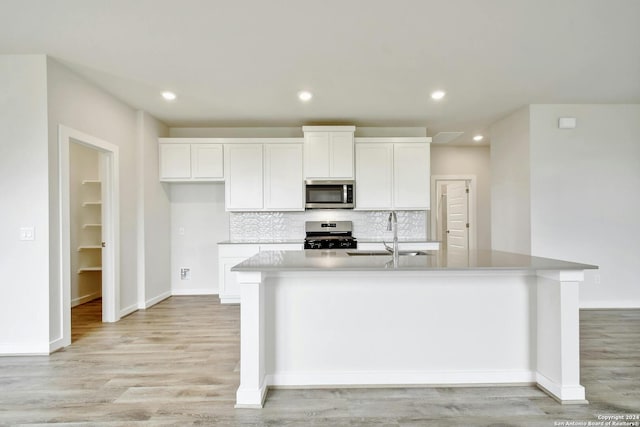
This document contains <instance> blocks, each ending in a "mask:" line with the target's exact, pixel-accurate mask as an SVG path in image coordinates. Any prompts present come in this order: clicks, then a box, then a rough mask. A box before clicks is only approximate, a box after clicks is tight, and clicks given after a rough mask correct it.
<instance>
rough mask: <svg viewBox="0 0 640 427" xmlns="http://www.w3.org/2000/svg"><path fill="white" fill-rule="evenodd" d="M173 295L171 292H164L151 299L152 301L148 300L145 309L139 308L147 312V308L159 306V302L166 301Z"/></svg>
mask: <svg viewBox="0 0 640 427" xmlns="http://www.w3.org/2000/svg"><path fill="white" fill-rule="evenodd" d="M171 295H172V293H171V291H167V292H163V293H161V294H160V295H158V296H155V297H153V298H150V299H148V300H146V301H145V302H144V307H139V308H141V309H143V310H146V309H147V308H150V307H153V306H154V305H156V304H158V303H159V302H161V301H164V300H166V299H167V298H169V297H170V296H171Z"/></svg>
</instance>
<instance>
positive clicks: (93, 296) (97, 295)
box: [71, 292, 102, 307]
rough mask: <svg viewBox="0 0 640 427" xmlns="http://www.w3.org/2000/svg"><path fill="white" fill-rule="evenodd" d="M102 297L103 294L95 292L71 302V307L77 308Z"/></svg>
mask: <svg viewBox="0 0 640 427" xmlns="http://www.w3.org/2000/svg"><path fill="white" fill-rule="evenodd" d="M101 296H102V292H93V293H90V294H87V295H83V296H81V297H78V298H74V299H72V300H71V307H76V306H78V305H80V304H84V303H85V302H89V301H93V300H94V299H96V298H100V297H101Z"/></svg>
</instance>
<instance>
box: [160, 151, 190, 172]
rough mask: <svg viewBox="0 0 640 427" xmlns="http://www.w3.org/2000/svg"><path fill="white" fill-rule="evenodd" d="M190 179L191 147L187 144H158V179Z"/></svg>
mask: <svg viewBox="0 0 640 427" xmlns="http://www.w3.org/2000/svg"><path fill="white" fill-rule="evenodd" d="M190 178H191V147H190V145H189V144H160V179H161V180H175V179H190Z"/></svg>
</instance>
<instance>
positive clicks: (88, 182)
mask: <svg viewBox="0 0 640 427" xmlns="http://www.w3.org/2000/svg"><path fill="white" fill-rule="evenodd" d="M82 184H83V185H84V184H102V182H101V181H100V180H98V179H85V180H83V181H82Z"/></svg>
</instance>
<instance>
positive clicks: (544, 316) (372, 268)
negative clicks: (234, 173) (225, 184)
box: [232, 250, 597, 408]
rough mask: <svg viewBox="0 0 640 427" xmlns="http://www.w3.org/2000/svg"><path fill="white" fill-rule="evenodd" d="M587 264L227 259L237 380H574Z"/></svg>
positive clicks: (567, 389)
mask: <svg viewBox="0 0 640 427" xmlns="http://www.w3.org/2000/svg"><path fill="white" fill-rule="evenodd" d="M591 268H597V267H595V266H592V265H586V264H577V263H572V262H565V261H559V260H553V259H547V258H539V257H531V256H527V255H519V254H511V253H506V252H497V251H471V252H469V253H467V252H461V253H460V252H454V251H434V252H430V253H426V254H425V253H416V252H413V253H412V254H411V255H405V256H399V257H396V258H395V260H394V258H393V257H392V256H391V255H387V254H381V255H376V254H375V253H373V254H371V255H366V254H365V255H363V254H362V252H359V251H353V252H351V251H345V250H327V251H325V250H321V251H267V252H261V253H259V254H257V255H255V256H254V257H252V258H250V259H248V260H246V261H244V262H242V263H240V264H238V265H237V266H235V267H234V268H233V269H232V270H233V271H236V272H237V275H238V281H239V283H240V293H241V360H240V387H239V388H238V391H237V395H236V407H258V408H259V407H261V406H262V404H263V402H264V399H265V397H266V393H267V390H268V388H269V387H303V388H311V387H332V386H351V387H353V386H357V387H362V386H365V387H367V386H371V387H375V386H397V385H444V384H456V385H480V384H482V385H486V384H501V385H504V384H531V383H535V384H538V386H539V387H541V388H542V389H543V390H545V391H546V392H548V393H549V394H550V395H551V396H553V397H554V398H556V399H557V400H559V401H561V402H563V403H575V402H585V392H584V388H583V387H582V386H581V385H580V371H579V362H580V359H579V324H578V284H579V283H580V282H581V281H583V279H584V270H586V269H591Z"/></svg>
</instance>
